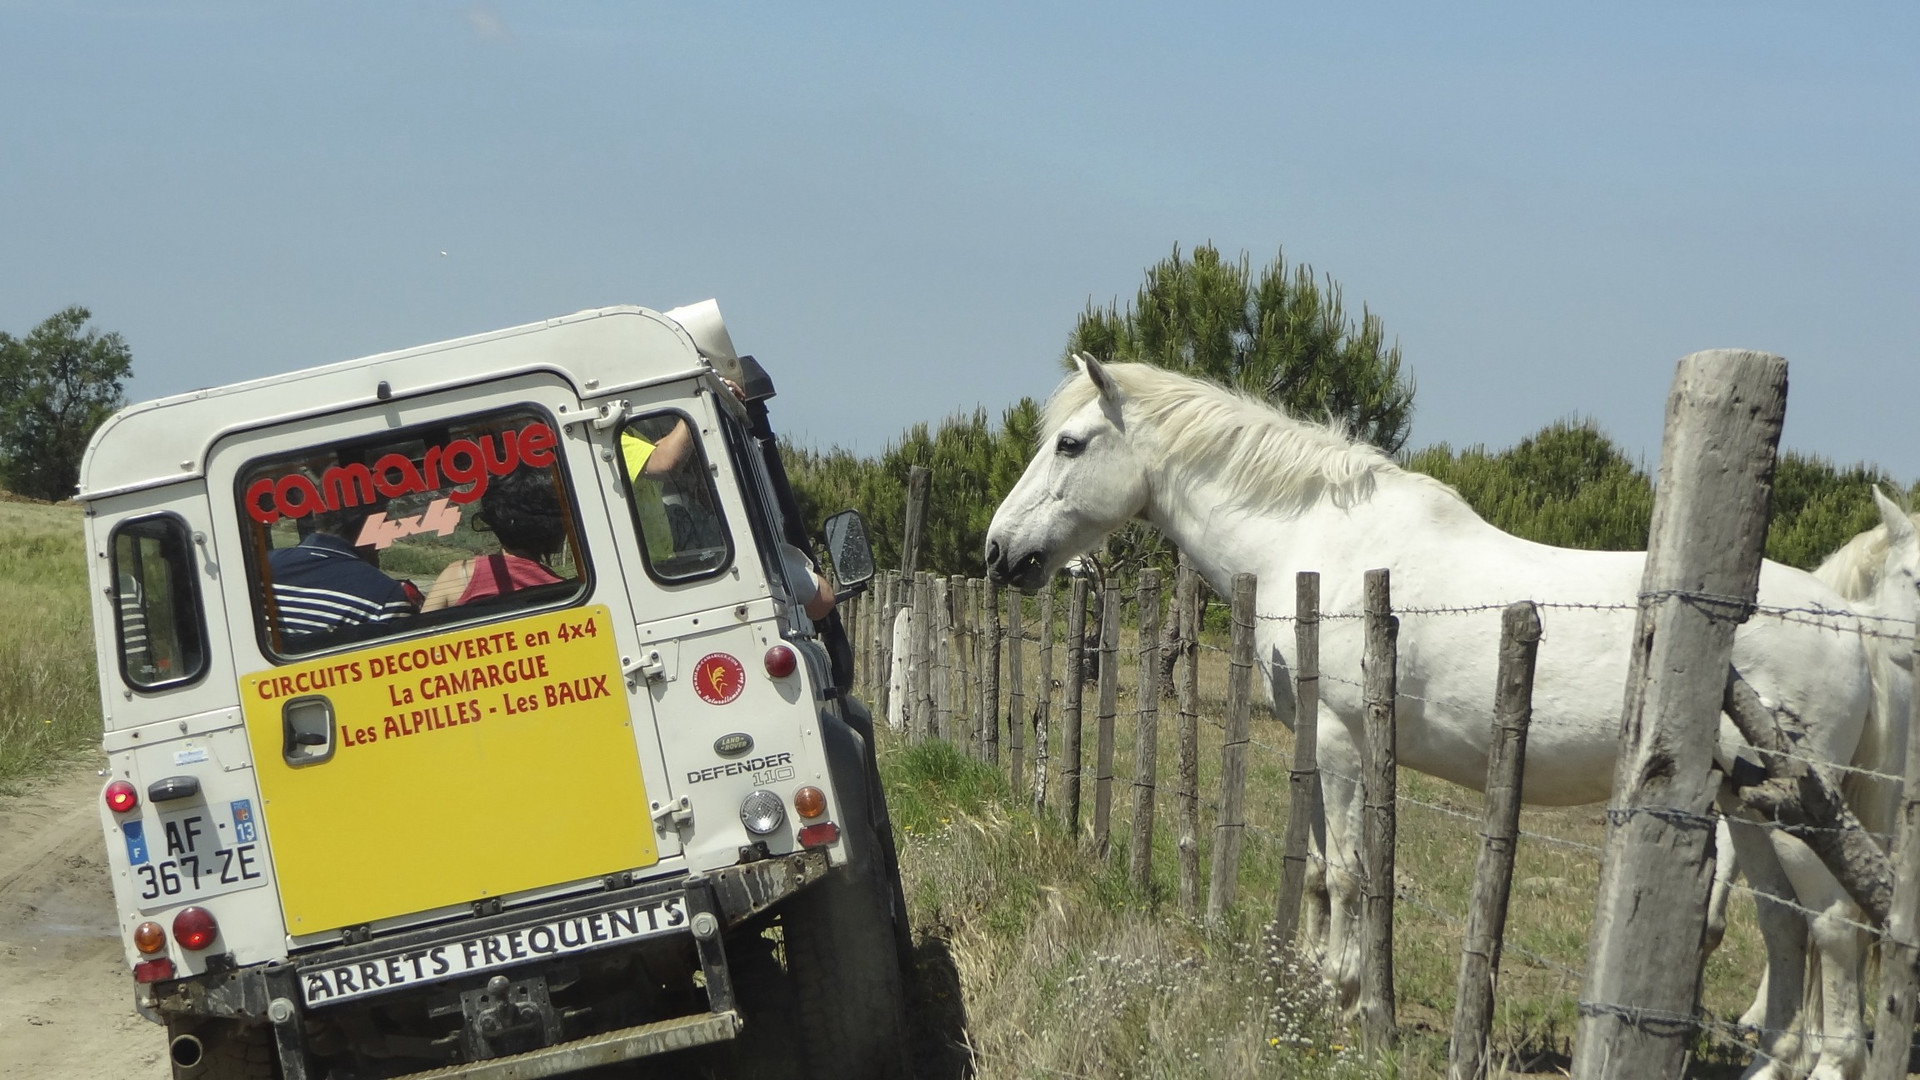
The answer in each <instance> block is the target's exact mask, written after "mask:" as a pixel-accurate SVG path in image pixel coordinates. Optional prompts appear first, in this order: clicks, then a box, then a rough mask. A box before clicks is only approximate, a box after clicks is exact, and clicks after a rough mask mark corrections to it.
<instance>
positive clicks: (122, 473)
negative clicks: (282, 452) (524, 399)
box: [76, 301, 733, 501]
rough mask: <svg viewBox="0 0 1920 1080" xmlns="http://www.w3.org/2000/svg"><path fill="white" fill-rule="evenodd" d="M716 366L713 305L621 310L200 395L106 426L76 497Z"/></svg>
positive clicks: (723, 344) (84, 465)
mask: <svg viewBox="0 0 1920 1080" xmlns="http://www.w3.org/2000/svg"><path fill="white" fill-rule="evenodd" d="M683 313H685V314H684V315H683ZM673 316H682V317H683V318H685V319H686V323H687V325H683V324H682V322H681V321H678V320H676V319H675V318H674V317H673ZM703 323H704V324H706V325H702V324H703ZM713 327H719V330H718V337H717V340H716V338H715V335H714V332H713V329H712V328H713ZM690 328H691V329H692V331H693V332H692V333H690V332H689V329H690ZM696 333H697V334H699V335H700V338H701V341H700V342H699V343H696V340H695V336H694V335H695V334H696ZM702 345H705V346H706V349H705V352H706V354H707V355H706V356H703V355H702V352H703V350H702ZM708 356H711V357H712V358H713V359H714V360H716V361H720V362H722V363H725V362H727V361H731V360H733V356H732V343H731V342H730V341H728V340H727V339H726V331H725V329H724V324H721V323H720V322H719V314H718V309H717V308H714V307H713V305H712V302H711V301H707V302H705V303H703V304H698V305H692V306H690V307H687V308H676V309H674V310H673V311H672V312H670V313H668V314H661V313H660V312H657V311H651V310H648V309H646V308H643V307H637V306H633V305H623V306H617V307H605V308H595V309H592V310H589V311H581V312H576V313H575V314H572V315H565V316H561V317H559V318H553V319H547V320H545V321H543V322H537V323H528V324H526V325H525V326H515V327H510V328H508V329H505V330H494V331H491V332H489V333H484V334H475V335H473V336H471V337H463V338H455V339H453V340H451V341H440V342H435V343H433V344H431V345H420V346H417V347H414V348H411V349H402V350H399V351H397V352H387V353H379V354H377V355H374V356H365V357H361V358H359V359H357V360H345V361H342V362H340V363H336V364H327V365H324V366H322V367H315V368H308V369H306V370H304V371H291V372H287V373H285V374H281V375H269V376H267V377H265V378H261V379H251V380H248V381H246V382H239V383H233V384H231V385H228V386H219V387H212V388H209V389H204V390H193V391H190V392H188V393H184V394H176V395H174V396H172V397H166V398H160V399H158V400H154V401H147V402H142V403H140V404H137V405H130V406H128V407H127V408H124V409H122V410H120V411H119V412H117V413H115V414H114V415H113V416H112V417H110V418H109V419H108V420H107V422H106V423H104V424H102V425H100V428H99V430H98V431H95V432H94V435H93V439H92V441H91V442H90V443H89V444H88V446H87V453H86V456H85V458H83V459H82V461H81V465H80V483H79V492H78V494H77V496H76V497H77V498H79V499H81V500H83V501H84V500H89V499H99V498H104V497H106V496H109V495H114V494H120V493H123V492H127V491H134V490H139V489H142V488H148V487H154V486H157V485H160V484H170V483H176V482H179V481H182V480H190V479H194V478H197V477H199V476H200V475H202V473H203V471H204V469H205V467H206V460H207V455H208V453H209V452H210V451H211V449H212V447H213V445H214V444H215V443H216V442H218V441H219V440H220V439H222V438H224V437H225V436H227V435H230V434H232V433H234V432H238V431H244V430H247V429H251V428H259V427H265V426H270V425H273V424H278V423H284V422H287V421H290V420H296V419H300V418H303V417H311V416H317V415H323V414H326V413H329V412H334V411H337V410H340V409H345V408H353V407H359V406H365V405H370V404H373V403H375V402H376V401H380V400H386V399H387V398H391V399H396V400H397V399H401V398H408V397H414V396H417V395H421V394H426V393H432V392H436V391H443V390H447V389H451V388H454V387H458V386H461V385H469V384H473V383H478V382H484V381H488V380H492V379H498V378H502V377H506V376H512V375H519V374H526V373H530V372H551V373H553V374H556V375H559V376H560V377H562V378H564V379H567V380H568V381H569V382H571V383H572V384H573V387H574V389H575V390H576V391H577V392H578V393H580V394H582V395H583V396H589V397H591V396H599V395H602V394H607V393H614V392H618V391H620V390H623V389H629V388H632V387H635V386H639V385H642V384H646V383H653V382H660V381H665V380H669V379H674V378H684V377H688V376H691V375H696V374H699V373H701V372H703V371H706V370H710V368H711V365H710V363H709V360H708ZM383 388H384V394H383Z"/></svg>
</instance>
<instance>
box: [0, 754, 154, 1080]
mask: <svg viewBox="0 0 1920 1080" xmlns="http://www.w3.org/2000/svg"><path fill="white" fill-rule="evenodd" d="M100 784H101V781H100V779H99V778H98V777H97V776H95V775H94V771H93V769H92V768H91V767H77V768H72V769H65V770H62V771H61V772H59V773H58V774H56V775H55V776H52V777H49V778H48V779H46V780H44V781H41V782H39V783H37V784H36V785H35V786H34V787H33V788H32V789H31V790H30V791H29V792H28V793H27V794H25V795H18V796H10V797H3V798H0V1077H4V1078H8V1080H12V1078H16V1077H17V1078H19V1080H28V1078H32V1080H108V1078H111V1080H166V1078H167V1077H169V1076H170V1075H171V1071H170V1070H169V1069H168V1068H167V1063H166V1036H165V1034H164V1033H163V1032H162V1031H161V1029H160V1028H158V1027H155V1026H154V1025H153V1024H150V1023H148V1022H147V1021H145V1020H143V1019H141V1018H140V1016H139V1014H138V1013H136V1012H134V1011H133V981H132V979H131V978H130V977H129V976H128V974H127V967H126V961H125V960H124V959H123V958H122V956H121V952H120V942H119V933H120V931H119V925H118V923H117V921H116V919H115V917H114V910H113V893H112V891H111V890H110V889H109V887H108V885H107V860H106V855H105V852H104V851H102V849H101V839H100V815H99V808H98V807H97V806H96V805H95V800H96V799H98V798H99V797H100Z"/></svg>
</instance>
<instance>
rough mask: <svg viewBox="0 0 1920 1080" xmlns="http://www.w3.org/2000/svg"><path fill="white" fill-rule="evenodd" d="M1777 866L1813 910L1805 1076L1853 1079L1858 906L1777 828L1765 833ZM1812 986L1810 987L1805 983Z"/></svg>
mask: <svg viewBox="0 0 1920 1080" xmlns="http://www.w3.org/2000/svg"><path fill="white" fill-rule="evenodd" d="M1770 839H1771V840H1772V842H1773V844H1772V846H1773V849H1774V852H1775V854H1777V855H1778V856H1779V862H1780V866H1781V868H1782V869H1783V870H1784V871H1785V872H1786V875H1787V878H1788V879H1789V880H1790V881H1792V883H1793V892H1794V899H1795V901H1796V902H1797V903H1799V904H1800V905H1801V906H1802V907H1804V908H1807V909H1810V910H1812V911H1814V912H1817V913H1818V914H1815V915H1811V916H1808V917H1807V918H1806V919H1805V920H1804V921H1805V922H1806V923H1807V924H1808V925H1809V931H1810V938H1811V941H1812V945H1813V949H1814V955H1815V957H1816V958H1817V960H1818V970H1819V979H1818V993H1819V1000H1820V1008H1819V1009H1818V1018H1819V1019H1818V1024H1817V1025H1816V1026H1817V1029H1818V1035H1817V1037H1816V1038H1814V1039H1813V1040H1811V1041H1814V1042H1817V1043H1818V1045H1817V1046H1813V1047H1811V1048H1810V1049H1812V1050H1813V1052H1814V1053H1815V1054H1817V1064H1816V1065H1815V1066H1814V1068H1813V1072H1812V1074H1811V1076H1810V1080H1858V1078H1859V1076H1860V1074H1861V1073H1862V1071H1864V1069H1865V1067H1866V1050H1867V1039H1866V1035H1867V1033H1866V1023H1865V1020H1864V1015H1863V1009H1864V1007H1865V1001H1864V995H1863V994H1862V989H1863V988H1862V985H1861V983H1862V979H1863V977H1864V974H1865V973H1864V970H1863V967H1864V961H1865V958H1866V948H1865V946H1866V941H1865V938H1864V937H1863V935H1862V933H1861V930H1860V928H1859V926H1858V925H1856V924H1858V923H1861V922H1862V921H1864V915H1863V914H1862V913H1861V911H1860V908H1859V907H1858V906H1857V905H1856V904H1854V902H1853V899H1852V898H1851V897H1849V896H1848V895H1847V892H1846V890H1845V889H1844V888H1842V887H1841V885H1840V882H1839V881H1838V880H1836V879H1835V878H1834V876H1833V873H1832V872H1831V871H1829V870H1828V869H1827V867H1826V865H1825V864H1824V863H1822V862H1821V861H1820V858H1819V856H1817V855H1815V854H1814V853H1813V851H1812V850H1811V849H1809V848H1808V847H1807V846H1806V845H1805V844H1803V843H1801V842H1800V841H1798V840H1796V839H1794V838H1793V837H1791V836H1788V835H1787V834H1785V833H1782V832H1777V831H1776V832H1774V833H1773V834H1772V836H1771V837H1770ZM1809 990H1810V991H1811V990H1813V987H1809Z"/></svg>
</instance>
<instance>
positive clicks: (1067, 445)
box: [1053, 435, 1087, 457]
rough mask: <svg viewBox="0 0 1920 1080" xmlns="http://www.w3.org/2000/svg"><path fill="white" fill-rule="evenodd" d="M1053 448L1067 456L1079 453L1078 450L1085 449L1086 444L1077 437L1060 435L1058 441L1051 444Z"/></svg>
mask: <svg viewBox="0 0 1920 1080" xmlns="http://www.w3.org/2000/svg"><path fill="white" fill-rule="evenodd" d="M1053 448H1054V449H1055V450H1058V451H1060V452H1061V453H1063V454H1065V455H1067V456H1068V457H1073V456H1075V455H1076V454H1078V453H1080V451H1082V450H1085V449H1086V448H1087V444H1086V443H1084V442H1081V441H1080V440H1079V439H1076V438H1074V437H1073V436H1071V435H1062V436H1060V438H1059V441H1057V442H1055V443H1054V444H1053Z"/></svg>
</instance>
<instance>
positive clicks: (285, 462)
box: [239, 409, 587, 657]
mask: <svg viewBox="0 0 1920 1080" xmlns="http://www.w3.org/2000/svg"><path fill="white" fill-rule="evenodd" d="M559 443H560V440H559V437H558V434H557V432H556V429H555V428H554V426H553V424H552V423H551V421H549V420H548V418H547V417H546V416H545V415H544V414H542V413H536V412H533V411H531V410H527V409H515V410H511V411H507V412H496V413H491V414H485V415H481V416H475V417H468V418H463V419H461V420H459V421H455V422H452V423H446V424H435V425H431V426H425V427H418V428H411V429H405V430H401V431H398V432H388V433H382V434H381V435H380V436H379V437H377V438H373V439H359V440H352V441H347V442H341V443H337V444H332V445H327V446H320V447H315V448H313V449H311V450H308V451H304V452H302V453H299V454H295V455H289V456H281V457H276V458H272V459H268V460H263V461H259V462H254V463H253V464H251V465H249V466H248V467H247V469H245V470H244V471H243V472H242V473H241V476H240V482H239V498H240V510H241V515H242V516H241V520H242V521H243V522H245V523H247V524H248V525H249V526H250V531H251V535H250V540H251V544H250V548H251V552H250V556H251V557H250V564H251V566H250V570H251V573H252V580H253V589H254V605H255V610H256V611H257V612H258V613H259V617H260V629H261V638H262V641H263V643H264V644H265V646H266V647H267V649H268V651H269V652H270V653H271V654H273V655H278V656H283V657H290V656H299V655H303V654H306V653H311V652H315V651H317V650H320V649H325V648H330V647H333V646H336V645H341V644H346V643H349V642H358V641H366V640H370V639H374V638H379V637H386V636H390V635H393V634H399V633H406V632H411V631H415V630H419V629H423V628H429V627H433V626H439V625H444V624H447V623H453V622H460V621H465V620H470V619H473V618H476V617H483V616H490V615H496V614H500V613H502V612H517V611H521V610H524V609H527V608H532V607H545V606H551V605H554V604H558V603H564V602H567V601H569V600H573V599H577V598H579V597H580V596H582V595H584V593H585V586H586V584H587V569H586V567H587V563H586V555H585V551H584V549H583V547H582V544H581V540H580V530H579V527H578V521H577V515H576V512H575V509H574V507H575V504H574V501H573V498H572V494H571V492H570V491H569V488H568V485H567V482H566V478H565V475H564V473H563V472H562V470H561V462H560V448H559Z"/></svg>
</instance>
